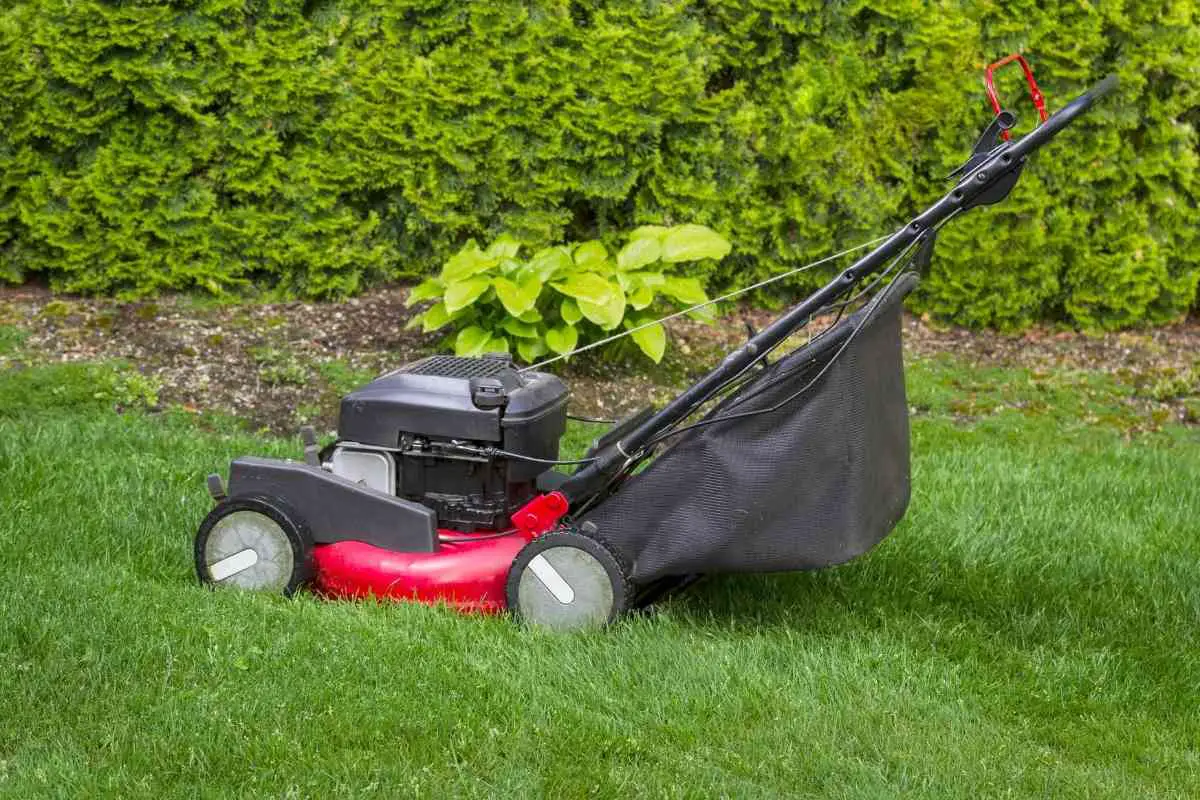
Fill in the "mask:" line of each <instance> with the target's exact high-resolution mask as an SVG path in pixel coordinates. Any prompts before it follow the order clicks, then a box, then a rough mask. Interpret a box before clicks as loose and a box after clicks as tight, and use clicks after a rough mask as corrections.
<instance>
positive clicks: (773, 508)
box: [195, 57, 1116, 629]
mask: <svg viewBox="0 0 1200 800" xmlns="http://www.w3.org/2000/svg"><path fill="white" fill-rule="evenodd" d="M1012 60H1018V61H1019V63H1020V64H1021V66H1022V68H1023V69H1024V70H1025V75H1026V78H1027V80H1028V81H1029V85H1030V88H1031V91H1032V93H1033V97H1034V101H1035V105H1037V107H1038V108H1039V111H1042V110H1043V105H1042V104H1043V100H1042V97H1041V93H1040V92H1038V91H1037V85H1036V83H1035V82H1034V80H1033V75H1032V72H1030V71H1029V68H1028V64H1026V63H1025V61H1024V59H1020V58H1019V57H1012V58H1010V59H1006V61H1005V62H998V64H997V65H993V67H995V66H998V65H1002V64H1003V63H1007V62H1008V61H1012ZM991 71H992V68H989V70H988V73H987V75H988V78H987V83H988V88H989V96H990V97H991V98H992V99H993V104H994V108H995V112H996V113H995V116H994V118H993V119H992V120H991V122H990V123H989V124H988V125H987V127H986V129H985V130H984V131H983V134H982V136H981V137H980V138H979V140H978V143H977V144H976V145H975V148H974V151H973V152H972V153H971V155H970V157H969V158H968V159H967V161H966V162H965V163H964V164H963V165H962V166H961V167H960V168H959V169H958V170H956V171H955V172H954V173H953V175H952V176H951V177H952V179H953V180H954V181H955V182H954V186H953V188H952V189H951V190H950V191H949V192H947V193H946V195H945V196H944V197H942V198H941V199H939V200H938V201H937V202H935V203H934V204H932V205H931V206H929V207H928V208H927V209H925V210H924V211H922V212H921V213H920V214H919V215H917V216H916V217H914V218H913V219H912V220H911V221H909V222H908V223H907V224H905V225H904V226H903V227H902V228H900V229H899V230H897V231H895V232H894V233H891V234H890V235H887V236H885V237H881V238H880V239H877V240H875V241H874V242H868V243H866V244H864V245H860V246H859V247H858V248H854V249H853V250H851V251H846V252H847V253H849V252H853V251H854V250H866V249H867V248H868V247H869V248H871V249H870V250H869V252H866V253H865V254H864V255H861V256H860V257H859V258H858V259H857V260H855V261H854V262H853V263H852V264H851V265H850V266H849V267H847V268H846V269H844V270H843V271H842V272H841V273H840V274H838V275H837V277H835V278H834V279H833V280H831V281H830V282H829V283H827V284H826V285H824V286H823V287H821V288H820V289H818V290H817V291H816V292H814V293H813V294H812V295H810V296H809V297H807V298H806V299H804V300H803V301H802V302H800V303H798V304H797V305H795V306H794V307H792V308H790V309H788V310H787V311H786V312H785V313H783V314H782V315H781V316H780V317H779V318H778V319H776V320H775V321H774V322H772V323H771V324H770V325H769V326H767V327H765V328H764V329H763V330H761V331H760V332H757V333H752V335H751V336H750V337H749V338H748V340H747V341H746V342H745V343H744V344H743V345H741V346H740V347H738V348H737V349H735V350H734V351H733V352H731V353H729V354H728V356H727V357H725V359H724V360H723V361H722V362H721V363H720V364H719V365H718V366H716V367H715V368H714V369H712V370H711V371H710V372H708V373H707V374H705V375H704V376H703V377H702V378H701V379H700V380H698V381H697V382H696V383H695V384H694V385H692V386H691V387H690V388H688V389H687V390H686V391H684V392H682V393H681V394H680V395H679V396H678V397H676V398H675V399H673V400H671V401H670V402H669V403H667V404H666V405H665V406H663V407H662V408H646V409H643V410H642V411H640V412H638V413H635V414H632V415H630V416H629V417H627V418H625V419H623V420H621V421H619V422H617V423H615V424H613V425H612V426H611V428H610V429H609V430H608V431H607V432H605V433H604V435H602V436H601V437H599V438H598V439H597V440H596V441H595V442H594V443H593V444H592V446H591V448H590V450H589V451H588V452H587V454H586V455H585V456H584V457H583V458H582V459H578V460H575V461H569V462H568V461H562V460H560V459H559V439H560V437H561V436H562V435H563V433H564V432H565V430H566V425H567V417H568V413H567V399H568V390H567V387H566V386H565V385H564V384H563V382H562V381H561V380H560V379H559V378H558V377H556V376H555V375H553V374H551V373H549V372H547V371H545V370H544V367H545V366H546V365H547V364H548V362H544V363H542V364H537V365H534V366H533V367H527V368H519V367H518V366H517V365H515V364H514V363H513V362H512V360H511V359H510V357H509V356H507V355H502V354H497V355H485V356H482V357H477V358H460V357H453V356H446V355H435V356H431V357H428V358H423V359H421V360H419V361H416V362H415V363H411V364H408V365H406V366H402V367H400V368H399V369H397V370H395V371H393V372H390V373H388V374H386V375H383V376H382V377H380V378H378V379H376V380H374V381H372V382H370V383H368V384H367V385H365V386H363V387H362V388H360V389H358V390H356V391H353V392H351V393H350V394H349V395H347V396H346V397H345V398H344V399H343V400H342V402H341V408H340V413H339V420H338V431H337V438H336V440H335V441H334V442H333V443H332V444H330V445H328V446H326V447H324V448H321V447H319V446H318V443H317V439H316V436H315V434H314V433H313V431H312V430H311V429H305V430H303V431H302V436H303V438H304V460H303V461H285V460H275V459H267V458H255V457H245V458H238V459H235V460H234V461H233V462H232V465H231V467H230V471H229V481H228V485H227V486H226V485H225V484H224V482H223V481H222V480H221V478H220V477H219V476H217V475H211V476H209V479H208V484H209V491H210V493H211V494H212V496H213V498H214V500H215V501H216V503H217V504H216V506H215V507H214V508H213V509H212V511H211V513H209V514H208V516H207V517H206V518H205V519H204V521H203V522H202V524H201V525H200V528H199V531H198V532H197V534H196V538H195V563H196V571H197V574H198V575H199V578H200V580H201V581H202V582H204V583H207V584H211V585H214V586H231V587H238V588H242V589H251V590H266V591H273V592H283V593H285V594H291V593H293V592H295V591H296V590H297V589H299V588H300V587H302V586H305V585H309V584H311V585H312V586H313V588H314V589H315V590H316V591H317V592H319V593H321V594H323V595H326V596H331V597H343V598H357V597H376V598H397V599H404V600H416V601H422V602H427V603H442V604H446V605H448V606H451V607H455V608H457V609H460V610H463V611H473V612H485V613H487V612H491V613H496V612H501V611H504V610H505V609H507V610H509V611H511V612H512V613H514V614H515V615H516V616H517V617H519V618H521V619H523V620H525V621H527V622H529V623H531V624H534V625H539V626H546V627H549V628H555V629H574V628H581V627H588V626H596V625H603V624H606V623H608V622H611V621H613V620H615V619H617V618H618V617H619V616H620V615H621V614H622V613H623V612H625V611H627V610H630V609H633V608H637V607H642V606H645V605H646V604H648V603H651V602H653V601H654V600H655V599H657V598H659V597H661V596H662V595H663V594H664V593H666V592H669V591H673V590H676V589H678V588H680V587H682V586H684V585H686V584H688V583H689V582H691V581H693V580H695V579H696V578H697V577H699V576H703V575H707V574H712V573H717V572H765V571H783V570H802V569H816V568H820V567H825V566H830V565H833V564H839V563H842V562H845V561H847V560H849V559H852V558H854V557H856V556H859V555H861V554H862V553H864V552H866V551H867V550H869V549H870V548H872V547H873V546H875V545H876V544H877V543H878V542H879V541H881V540H882V539H883V538H884V537H885V536H886V535H887V534H888V533H889V532H891V530H892V529H893V527H894V526H895V525H896V523H897V522H899V520H900V519H901V517H902V516H903V515H904V513H905V511H906V509H907V506H908V500H909V429H908V408H907V402H906V399H905V391H904V374H903V363H902V359H901V346H900V310H901V303H902V301H903V299H904V297H905V295H907V294H908V293H909V292H910V291H911V290H912V289H913V287H914V286H915V285H916V282H917V275H918V274H919V273H920V271H921V270H922V269H924V268H925V267H926V266H927V265H928V262H929V259H930V257H931V256H932V253H933V248H934V243H935V241H936V235H937V230H938V228H939V227H940V226H941V225H942V224H943V223H945V222H947V221H948V220H950V219H951V218H953V217H955V216H957V215H958V214H961V213H962V212H964V211H967V210H969V209H972V208H975V207H977V206H983V205H989V204H993V203H997V202H999V201H1001V200H1003V199H1004V198H1005V197H1006V196H1007V195H1008V194H1009V192H1010V191H1011V190H1012V188H1013V186H1014V185H1015V184H1016V182H1017V179H1018V178H1019V177H1020V174H1021V170H1022V168H1023V167H1024V165H1025V163H1026V159H1027V158H1028V157H1029V156H1030V154H1032V153H1033V152H1034V151H1035V150H1037V149H1038V148H1040V147H1042V146H1043V145H1045V144H1046V143H1047V142H1049V141H1050V140H1051V139H1052V138H1053V137H1054V136H1055V135H1057V134H1058V133H1059V132H1060V131H1062V130H1063V128H1065V127H1066V126H1067V125H1069V124H1070V123H1071V122H1073V121H1074V120H1075V119H1077V118H1078V117H1079V116H1080V115H1082V114H1083V113H1085V112H1086V111H1087V110H1088V109H1089V108H1090V107H1091V106H1092V105H1093V103H1094V102H1095V101H1096V100H1097V99H1098V98H1100V97H1102V96H1103V95H1105V94H1107V93H1109V92H1110V91H1112V89H1113V88H1114V87H1115V85H1116V80H1115V77H1113V76H1110V77H1108V78H1106V79H1105V80H1103V81H1101V82H1100V83H1098V84H1097V85H1096V86H1095V87H1093V88H1092V89H1091V90H1090V91H1088V92H1085V93H1084V94H1082V95H1080V96H1079V97H1078V98H1076V99H1075V100H1073V101H1072V102H1071V103H1070V104H1068V105H1067V106H1066V107H1065V108H1063V109H1062V110H1061V111H1059V112H1057V113H1056V114H1054V115H1052V116H1048V117H1047V116H1045V115H1044V114H1043V119H1042V121H1041V124H1040V125H1038V126H1037V127H1035V128H1034V129H1033V130H1032V131H1031V132H1030V133H1028V134H1027V135H1025V136H1023V137H1021V138H1017V139H1013V138H1011V137H1010V132H1011V129H1012V128H1013V126H1014V124H1015V122H1016V117H1015V116H1014V114H1013V113H1012V112H1010V111H1005V110H1001V109H1000V106H999V103H998V101H996V100H995V92H994V89H993V88H992V82H991ZM839 255H845V253H843V254H839ZM828 260H829V259H823V260H822V261H821V262H817V263H825V262H827V261H828ZM813 266H815V265H807V266H805V267H801V268H799V269H797V270H792V271H791V272H788V273H786V275H791V274H794V273H796V272H799V271H801V270H804V269H808V268H811V267H813ZM777 277H784V276H777ZM772 280H775V278H772ZM758 285H761V284H756V286H758ZM749 288H754V287H747V289H749ZM745 290H746V289H742V290H739V292H741V291H745ZM739 292H735V293H731V295H725V296H724V297H722V298H717V299H718V300H722V299H725V298H728V297H730V296H732V294H737V293H739ZM710 302H715V301H710ZM680 313H684V312H680ZM819 314H820V315H822V318H823V319H828V318H829V317H830V316H833V315H834V314H836V317H835V321H834V322H832V323H830V324H828V325H827V326H826V327H824V329H823V330H822V331H820V332H819V333H817V334H816V335H810V336H809V338H808V340H807V341H804V342H802V343H800V344H798V345H796V346H794V347H792V349H790V351H789V352H786V353H785V354H783V355H779V356H776V351H777V350H780V351H782V350H786V349H787V347H785V345H787V344H788V342H789V338H790V337H791V336H792V335H793V334H794V333H796V332H797V331H798V330H800V329H801V328H803V327H805V326H806V325H807V324H808V323H809V322H810V321H811V320H812V319H813V318H814V317H816V316H817V315H819ZM554 360H557V359H554ZM563 466H569V467H573V470H572V471H570V472H565V471H560V470H556V469H555V467H563Z"/></svg>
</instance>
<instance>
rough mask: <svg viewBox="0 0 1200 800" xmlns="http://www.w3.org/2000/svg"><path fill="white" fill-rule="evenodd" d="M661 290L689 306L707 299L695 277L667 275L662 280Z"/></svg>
mask: <svg viewBox="0 0 1200 800" xmlns="http://www.w3.org/2000/svg"><path fill="white" fill-rule="evenodd" d="M662 292H663V294H667V295H670V296H671V297H674V298H675V299H676V300H678V301H679V302H681V303H683V304H684V305H689V306H694V305H696V303H703V302H704V301H705V300H707V299H708V295H707V294H705V292H704V287H703V286H701V285H700V281H699V280H697V279H696V278H676V277H673V276H672V277H669V278H667V279H666V280H665V281H664V282H663V285H662Z"/></svg>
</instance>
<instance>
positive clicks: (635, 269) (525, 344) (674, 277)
mask: <svg viewBox="0 0 1200 800" xmlns="http://www.w3.org/2000/svg"><path fill="white" fill-rule="evenodd" d="M729 249H730V245H729V242H728V241H726V240H725V238H724V237H722V236H721V235H720V234H718V233H717V232H716V231H713V230H711V229H709V228H706V227H704V226H703V225H677V226H675V227H671V228H667V227H663V226H660V225H646V226H643V227H641V228H638V229H636V230H635V231H633V232H632V233H630V234H629V236H628V237H627V241H626V243H625V245H624V246H623V247H622V248H621V249H620V250H619V251H618V252H617V253H616V254H611V253H609V251H608V249H607V248H606V247H605V246H604V244H603V243H601V242H599V241H594V240H593V241H589V242H582V243H579V244H569V245H561V246H557V247H547V248H545V249H542V250H539V251H537V252H536V253H534V254H533V255H532V256H531V257H529V258H528V259H522V258H521V257H520V253H521V243H520V242H518V241H517V240H516V239H515V238H513V237H512V236H508V235H504V236H501V237H500V238H498V239H496V240H495V241H494V242H492V243H491V244H490V245H489V246H488V247H487V249H481V248H480V247H479V245H478V244H477V243H476V242H475V241H474V240H472V241H470V242H467V244H466V246H465V247H463V248H462V249H461V250H459V251H458V253H456V254H455V255H454V256H453V257H451V258H450V260H449V261H447V262H446V264H445V265H444V266H443V267H442V270H441V272H440V273H439V274H438V276H437V277H435V278H430V279H428V280H426V281H425V282H423V283H421V284H420V285H418V286H416V287H415V288H414V289H413V290H412V292H411V293H410V294H409V297H408V304H409V305H413V304H415V303H419V302H421V301H426V300H436V302H435V303H434V304H433V305H432V306H430V307H429V308H428V309H426V310H425V311H424V312H422V313H421V314H418V315H416V316H415V317H413V318H412V320H410V321H409V327H416V326H418V325H419V326H421V327H422V329H424V330H425V331H426V332H431V331H436V330H441V329H442V328H445V327H447V326H450V327H452V328H453V329H454V331H455V334H454V336H453V344H454V351H455V352H456V353H457V354H458V355H462V356H476V355H480V354H481V353H489V352H505V353H509V352H513V351H515V352H516V354H517V355H519V356H520V358H521V359H522V360H524V361H526V362H528V363H533V362H534V361H537V360H538V359H540V358H542V357H544V356H547V355H549V354H550V353H557V354H559V355H565V354H567V353H570V352H571V351H572V350H574V349H575V348H576V347H579V346H581V345H583V344H587V343H589V342H593V341H596V340H598V339H600V338H603V337H606V336H611V335H613V334H614V333H616V332H617V331H619V330H621V329H624V330H628V331H631V334H630V337H629V338H631V339H632V340H633V342H634V343H635V344H636V345H637V346H638V348H639V349H641V351H642V352H643V353H645V354H646V355H647V356H649V357H650V358H651V359H653V360H654V361H655V362H658V361H661V360H662V357H663V353H664V352H665V351H666V348H667V335H666V331H664V330H663V326H662V325H661V324H660V323H654V320H655V319H656V318H657V317H658V316H660V312H665V311H666V310H667V309H669V308H673V307H679V306H683V307H688V306H692V305H695V304H697V303H703V302H705V301H706V300H708V295H707V294H706V293H705V291H704V286H703V284H702V283H701V282H700V280H699V279H698V278H695V277H692V276H688V275H680V274H675V273H674V270H675V269H676V268H677V265H681V264H687V263H691V262H696V261H701V260H704V259H717V260H719V259H721V258H724V257H725V256H726V255H728V253H729ZM692 313H693V314H694V315H697V316H701V317H703V318H711V312H710V311H709V309H708V308H704V309H697V310H696V311H694V312H692ZM651 323H653V324H651Z"/></svg>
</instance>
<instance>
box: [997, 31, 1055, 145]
mask: <svg viewBox="0 0 1200 800" xmlns="http://www.w3.org/2000/svg"><path fill="white" fill-rule="evenodd" d="M1014 61H1016V62H1017V63H1018V64H1020V65H1021V71H1023V72H1024V73H1025V82H1026V83H1028V84H1029V96H1030V97H1032V98H1033V107H1034V108H1036V109H1037V112H1038V117H1039V118H1040V119H1041V121H1042V122H1045V121H1046V120H1047V119H1049V118H1050V115H1049V114H1048V113H1047V112H1046V97H1045V96H1044V95H1043V94H1042V90H1041V89H1039V88H1038V85H1037V81H1036V80H1034V78H1033V69H1032V68H1030V66H1029V62H1028V61H1026V60H1025V56H1023V55H1021V54H1020V53H1013V54H1012V55H1011V56H1005V57H1004V58H1002V59H1000V60H999V61H995V62H993V63H991V64H988V68H987V69H986V70H984V71H983V84H984V86H985V87H986V88H987V96H988V100H990V101H991V103H992V109H993V110H994V111H995V112H996V113H997V114H999V113H1000V97H999V96H998V95H997V94H996V80H995V77H994V76H993V73H994V72H995V71H996V70H997V69H999V68H1000V67H1003V66H1004V65H1005V64H1011V63H1012V62H1014ZM1000 135H1001V136H1003V137H1004V141H1006V142H1007V141H1008V140H1009V139H1011V138H1012V133H1010V132H1009V131H1001V133H1000Z"/></svg>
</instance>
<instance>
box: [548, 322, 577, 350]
mask: <svg viewBox="0 0 1200 800" xmlns="http://www.w3.org/2000/svg"><path fill="white" fill-rule="evenodd" d="M578 341H579V331H577V330H575V326H574V325H567V324H565V323H564V324H562V325H559V326H558V327H556V328H551V329H550V330H548V331H546V346H547V347H549V348H550V349H551V350H553V351H554V352H556V353H558V354H559V355H566V354H567V353H569V352H571V351H572V350H574V349H575V344H576V343H577V342H578Z"/></svg>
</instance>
